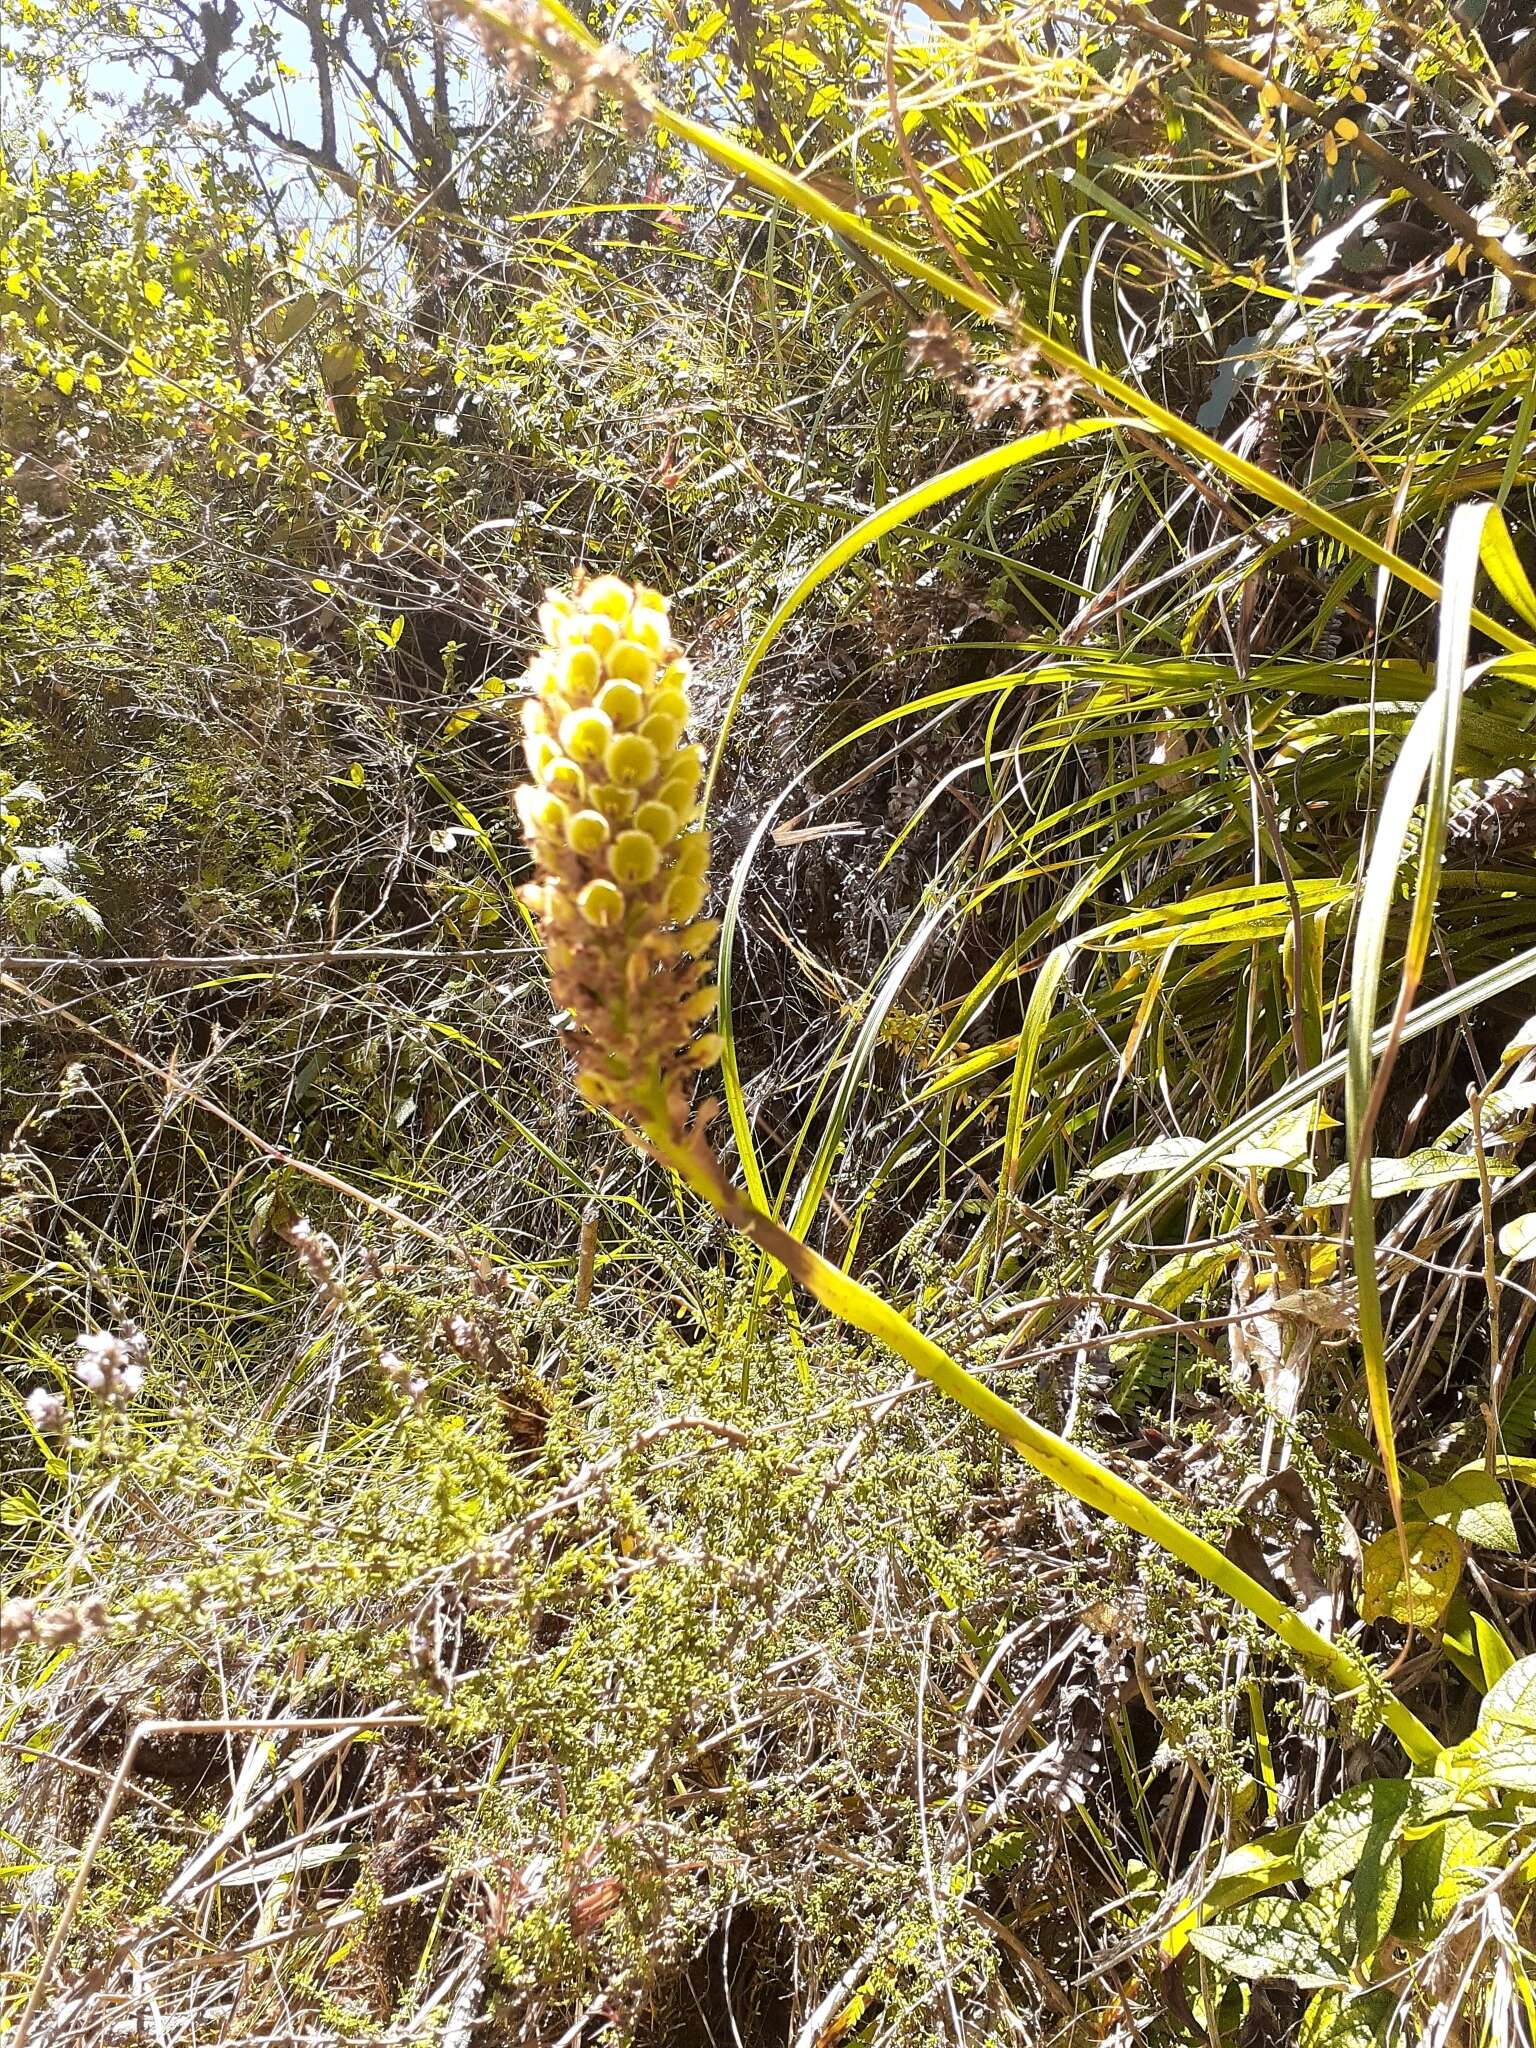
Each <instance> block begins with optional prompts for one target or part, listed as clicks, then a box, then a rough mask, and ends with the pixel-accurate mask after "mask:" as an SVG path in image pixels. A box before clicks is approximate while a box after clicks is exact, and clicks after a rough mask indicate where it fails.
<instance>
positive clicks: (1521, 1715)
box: [1477, 1657, 1536, 1742]
mask: <svg viewBox="0 0 1536 2048" xmlns="http://www.w3.org/2000/svg"><path fill="white" fill-rule="evenodd" d="M1477 1730H1478V1733H1479V1734H1480V1735H1481V1736H1483V1737H1484V1738H1485V1739H1486V1740H1487V1741H1489V1742H1497V1741H1499V1740H1501V1739H1502V1738H1503V1737H1504V1736H1505V1735H1536V1657H1522V1658H1520V1660H1519V1661H1518V1663H1515V1664H1511V1665H1510V1667H1509V1669H1508V1670H1507V1671H1506V1672H1505V1673H1504V1675H1503V1676H1502V1677H1501V1678H1499V1679H1496V1680H1495V1682H1494V1683H1493V1684H1492V1685H1491V1686H1489V1688H1488V1691H1487V1692H1486V1694H1485V1695H1484V1697H1483V1704H1482V1706H1481V1707H1480V1708H1479V1709H1478V1714H1477Z"/></svg>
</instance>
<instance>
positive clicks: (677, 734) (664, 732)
mask: <svg viewBox="0 0 1536 2048" xmlns="http://www.w3.org/2000/svg"><path fill="white" fill-rule="evenodd" d="M682 736H683V728H682V725H681V724H680V723H679V721H678V720H677V719H675V718H668V716H667V714H666V713H665V712H664V711H653V712H652V713H651V715H650V717H649V718H644V719H642V720H641V721H640V737H641V738H642V739H645V740H649V741H650V743H651V745H652V746H653V747H654V748H655V749H656V752H657V753H658V755H659V756H660V757H661V759H662V760H666V758H667V757H668V755H669V754H674V753H676V751H677V743H678V741H679V740H680V739H681V738H682Z"/></svg>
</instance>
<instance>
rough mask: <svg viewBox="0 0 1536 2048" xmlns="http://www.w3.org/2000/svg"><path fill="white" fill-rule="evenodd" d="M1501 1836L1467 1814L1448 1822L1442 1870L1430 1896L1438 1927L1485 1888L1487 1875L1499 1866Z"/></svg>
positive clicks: (1456, 1816) (1455, 1815) (1444, 1839)
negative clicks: (1471, 1895)
mask: <svg viewBox="0 0 1536 2048" xmlns="http://www.w3.org/2000/svg"><path fill="white" fill-rule="evenodd" d="M1498 1854H1499V1837H1498V1836H1497V1835H1495V1834H1492V1833H1490V1832H1489V1830H1488V1829H1487V1828H1482V1827H1479V1826H1478V1825H1477V1823H1476V1822H1475V1821H1472V1820H1468V1819H1467V1818H1466V1816H1465V1815H1462V1814H1453V1815H1452V1817H1451V1818H1450V1819H1449V1820H1448V1821H1447V1822H1446V1824H1445V1829H1444V1836H1443V1845H1442V1849H1441V1854H1440V1867H1439V1870H1438V1872H1437V1874H1436V1878H1435V1888H1434V1891H1433V1892H1432V1893H1431V1895H1430V1911H1431V1915H1432V1917H1433V1921H1434V1924H1435V1925H1437V1926H1438V1925H1443V1923H1444V1922H1445V1920H1446V1919H1447V1918H1448V1916H1449V1915H1450V1914H1451V1913H1453V1912H1454V1911H1455V1909H1456V1908H1457V1906H1459V1905H1460V1904H1461V1902H1462V1900H1463V1899H1464V1898H1466V1897H1467V1896H1468V1895H1469V1894H1470V1893H1472V1892H1475V1891H1478V1890H1480V1889H1481V1887H1482V1885H1483V1884H1484V1883H1485V1882H1486V1874H1487V1873H1488V1872H1489V1871H1490V1870H1491V1869H1492V1868H1493V1867H1494V1865H1495V1864H1496V1863H1497V1860H1498Z"/></svg>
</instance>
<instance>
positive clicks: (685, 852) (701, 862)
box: [673, 832, 709, 881]
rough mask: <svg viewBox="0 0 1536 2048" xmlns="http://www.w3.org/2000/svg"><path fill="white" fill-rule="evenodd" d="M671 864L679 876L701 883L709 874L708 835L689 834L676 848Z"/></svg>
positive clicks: (705, 833) (700, 833) (701, 833)
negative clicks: (686, 876)
mask: <svg viewBox="0 0 1536 2048" xmlns="http://www.w3.org/2000/svg"><path fill="white" fill-rule="evenodd" d="M673 864H674V866H675V867H676V869H677V872H678V873H679V874H680V875H691V876H692V877H693V879H694V880H695V881H702V880H703V879H704V877H705V875H706V874H708V872H709V834H708V833H707V832H690V833H689V835H688V837H687V838H686V839H685V840H684V841H683V842H682V844H681V845H680V846H679V847H678V849H677V852H676V854H675V856H674V863H673Z"/></svg>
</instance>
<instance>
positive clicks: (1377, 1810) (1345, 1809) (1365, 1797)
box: [1296, 1778, 1416, 1885]
mask: <svg viewBox="0 0 1536 2048" xmlns="http://www.w3.org/2000/svg"><path fill="white" fill-rule="evenodd" d="M1415 1782H1416V1781H1414V1780H1410V1779H1407V1778H1372V1779H1371V1780H1370V1781H1369V1782H1368V1783H1366V1784H1364V1785H1352V1786H1351V1787H1350V1789H1349V1790H1348V1791H1347V1792H1341V1793H1340V1794H1339V1796H1338V1798H1337V1799H1331V1800H1329V1802H1328V1804H1327V1805H1326V1806H1325V1807H1323V1808H1322V1810H1321V1811H1320V1812H1318V1813H1315V1814H1314V1815H1313V1816H1312V1818H1311V1820H1309V1821H1308V1822H1307V1823H1306V1825H1305V1827H1303V1829H1302V1831H1301V1840H1300V1842H1299V1843H1298V1844H1297V1851H1296V1861H1297V1865H1298V1868H1299V1869H1300V1871H1301V1874H1302V1876H1303V1877H1304V1878H1305V1879H1306V1881H1307V1883H1308V1884H1310V1885H1324V1884H1333V1883H1335V1882H1336V1881H1337V1880H1338V1879H1339V1878H1341V1877H1348V1876H1349V1874H1350V1872H1351V1871H1353V1870H1354V1869H1355V1867H1356V1866H1357V1865H1358V1863H1359V1862H1360V1859H1361V1857H1362V1856H1364V1855H1365V1853H1366V1851H1367V1848H1368V1847H1369V1845H1370V1843H1371V1841H1372V1840H1373V1838H1378V1837H1379V1838H1384V1839H1386V1840H1388V1841H1395V1840H1396V1838H1397V1836H1398V1835H1399V1834H1400V1833H1401V1832H1402V1829H1403V1827H1404V1825H1405V1824H1406V1821H1407V1817H1408V1814H1409V1812H1410V1808H1411V1805H1412V1801H1413V1793H1412V1791H1411V1789H1410V1788H1411V1786H1412V1785H1413V1783H1415Z"/></svg>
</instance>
